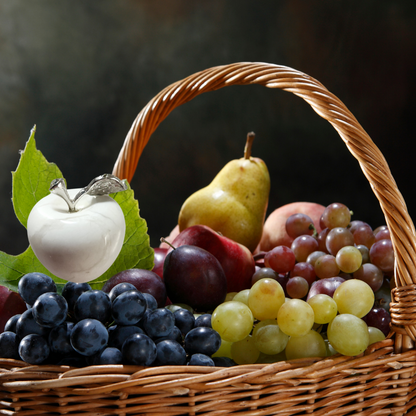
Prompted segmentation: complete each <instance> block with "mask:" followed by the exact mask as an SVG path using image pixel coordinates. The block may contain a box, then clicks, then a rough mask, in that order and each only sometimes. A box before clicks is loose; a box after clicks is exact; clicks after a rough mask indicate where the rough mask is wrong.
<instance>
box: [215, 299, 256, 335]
mask: <svg viewBox="0 0 416 416" xmlns="http://www.w3.org/2000/svg"><path fill="white" fill-rule="evenodd" d="M211 322H212V328H213V329H215V330H216V331H217V332H218V333H219V334H220V336H221V339H223V340H225V341H229V342H237V341H241V340H243V339H244V338H245V337H247V336H248V335H249V334H250V332H251V330H252V329H253V322H254V317H253V313H252V312H251V310H250V308H249V307H248V306H247V305H246V304H244V303H241V302H236V301H230V302H225V303H222V304H220V305H218V306H217V307H216V308H215V310H214V312H213V313H212V320H211Z"/></svg>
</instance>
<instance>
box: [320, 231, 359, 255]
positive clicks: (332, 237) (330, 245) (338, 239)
mask: <svg viewBox="0 0 416 416" xmlns="http://www.w3.org/2000/svg"><path fill="white" fill-rule="evenodd" d="M353 245H354V236H353V235H352V233H351V231H350V230H349V229H348V228H345V227H336V228H333V229H332V230H330V231H329V233H328V235H327V237H326V248H327V249H328V251H329V253H330V254H332V255H333V256H336V255H337V253H338V250H339V249H340V248H342V247H345V246H353Z"/></svg>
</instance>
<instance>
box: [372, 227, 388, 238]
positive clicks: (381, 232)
mask: <svg viewBox="0 0 416 416" xmlns="http://www.w3.org/2000/svg"><path fill="white" fill-rule="evenodd" d="M374 239H375V241H380V240H390V231H389V229H388V228H387V226H386V227H385V228H382V229H381V230H379V231H378V232H377V233H374Z"/></svg>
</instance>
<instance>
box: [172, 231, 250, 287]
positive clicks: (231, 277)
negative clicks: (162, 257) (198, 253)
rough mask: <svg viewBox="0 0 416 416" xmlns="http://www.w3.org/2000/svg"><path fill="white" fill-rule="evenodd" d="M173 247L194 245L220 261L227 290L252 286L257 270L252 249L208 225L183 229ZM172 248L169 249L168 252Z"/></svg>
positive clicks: (173, 242)
mask: <svg viewBox="0 0 416 416" xmlns="http://www.w3.org/2000/svg"><path fill="white" fill-rule="evenodd" d="M172 245H173V247H179V246H182V245H192V246H197V247H200V248H203V249H205V250H207V251H209V252H210V253H211V254H212V255H214V256H215V257H216V258H217V260H218V261H219V262H220V264H221V266H222V268H223V269H224V273H225V276H226V277H227V292H239V291H240V290H244V289H249V288H250V287H251V278H252V276H253V274H254V272H255V264H254V258H253V255H252V253H251V252H250V250H249V249H248V248H247V247H245V246H243V245H242V244H239V243H237V242H235V241H234V240H231V239H230V238H228V237H225V236H222V235H221V234H218V233H217V232H215V231H214V230H213V229H212V228H210V227H208V226H206V225H193V226H191V227H188V228H186V229H185V230H183V231H182V232H181V233H180V234H179V235H178V236H177V237H176V238H175V239H174V240H173V241H172ZM170 251H172V248H170V249H169V250H168V253H169V252H170Z"/></svg>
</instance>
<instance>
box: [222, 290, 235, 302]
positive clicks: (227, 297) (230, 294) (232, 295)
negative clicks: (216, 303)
mask: <svg viewBox="0 0 416 416" xmlns="http://www.w3.org/2000/svg"><path fill="white" fill-rule="evenodd" d="M237 293H238V292H228V293H227V295H226V296H225V300H224V302H229V301H230V300H233V299H234V296H235V295H236V294H237Z"/></svg>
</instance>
